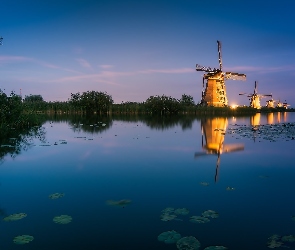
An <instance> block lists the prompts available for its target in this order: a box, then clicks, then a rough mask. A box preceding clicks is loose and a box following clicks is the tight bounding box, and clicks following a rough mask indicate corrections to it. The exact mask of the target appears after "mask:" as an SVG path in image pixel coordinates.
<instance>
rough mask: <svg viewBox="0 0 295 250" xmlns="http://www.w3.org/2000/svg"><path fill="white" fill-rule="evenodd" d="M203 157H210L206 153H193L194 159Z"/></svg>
mask: <svg viewBox="0 0 295 250" xmlns="http://www.w3.org/2000/svg"><path fill="white" fill-rule="evenodd" d="M204 155H210V154H207V153H206V152H196V153H195V158H198V157H200V156H204Z"/></svg>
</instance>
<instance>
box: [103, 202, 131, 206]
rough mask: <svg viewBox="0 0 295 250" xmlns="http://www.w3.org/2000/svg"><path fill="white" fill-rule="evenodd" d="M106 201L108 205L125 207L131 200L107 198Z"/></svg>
mask: <svg viewBox="0 0 295 250" xmlns="http://www.w3.org/2000/svg"><path fill="white" fill-rule="evenodd" d="M106 203H107V204H108V205H110V206H118V207H126V206H127V205H129V204H131V200H119V201H114V200H107V201H106Z"/></svg>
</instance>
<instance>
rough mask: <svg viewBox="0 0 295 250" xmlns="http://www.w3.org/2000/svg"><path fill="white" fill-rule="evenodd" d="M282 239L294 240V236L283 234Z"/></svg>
mask: <svg viewBox="0 0 295 250" xmlns="http://www.w3.org/2000/svg"><path fill="white" fill-rule="evenodd" d="M282 241H286V242H295V236H294V235H285V236H283V237H282Z"/></svg>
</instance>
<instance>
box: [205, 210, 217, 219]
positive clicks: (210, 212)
mask: <svg viewBox="0 0 295 250" xmlns="http://www.w3.org/2000/svg"><path fill="white" fill-rule="evenodd" d="M202 216H203V217H207V218H210V217H211V218H218V217H219V214H218V213H217V212H216V211H214V210H206V211H204V212H203V213H202Z"/></svg>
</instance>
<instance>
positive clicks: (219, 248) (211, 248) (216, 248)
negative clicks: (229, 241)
mask: <svg viewBox="0 0 295 250" xmlns="http://www.w3.org/2000/svg"><path fill="white" fill-rule="evenodd" d="M226 249H227V247H224V246H209V247H206V248H205V249H204V250H226Z"/></svg>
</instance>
